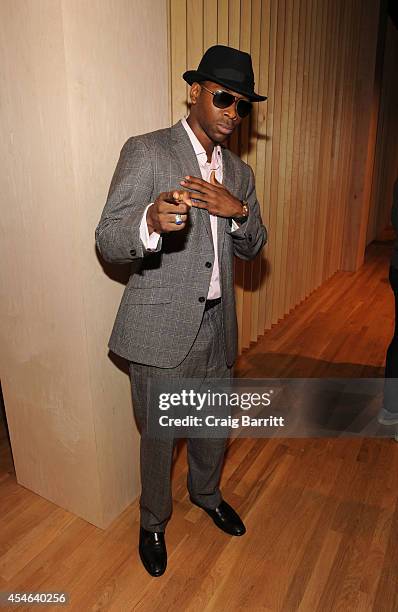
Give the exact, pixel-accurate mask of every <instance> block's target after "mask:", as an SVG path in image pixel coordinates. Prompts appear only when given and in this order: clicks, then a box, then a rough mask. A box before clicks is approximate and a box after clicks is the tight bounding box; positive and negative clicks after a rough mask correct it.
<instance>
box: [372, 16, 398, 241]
mask: <svg viewBox="0 0 398 612" xmlns="http://www.w3.org/2000/svg"><path fill="white" fill-rule="evenodd" d="M383 63H384V69H383V80H382V84H381V91H380V114H379V118H378V125H377V136H376V146H375V160H374V169H375V171H374V173H373V182H372V186H371V201H370V211H369V227H368V236H367V242H368V243H369V242H371V241H372V240H374V239H375V238H377V237H378V236H379V234H380V233H381V232H382V231H383V230H384V229H385V227H386V226H387V225H389V224H390V216H391V205H392V193H393V186H394V182H395V180H396V179H397V178H398V147H397V142H398V112H397V109H398V79H397V66H398V30H397V29H396V28H395V27H394V25H393V23H392V21H391V19H388V21H387V24H386V40H385V53H384V62H383ZM375 97H376V99H377V92H376V96H375Z"/></svg>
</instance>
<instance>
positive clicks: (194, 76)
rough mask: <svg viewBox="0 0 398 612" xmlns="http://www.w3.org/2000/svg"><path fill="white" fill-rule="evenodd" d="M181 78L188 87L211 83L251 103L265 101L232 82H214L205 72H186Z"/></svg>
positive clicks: (264, 97) (212, 77) (220, 80)
mask: <svg viewBox="0 0 398 612" xmlns="http://www.w3.org/2000/svg"><path fill="white" fill-rule="evenodd" d="M182 78H183V79H184V81H186V82H187V83H188V85H192V83H195V82H197V83H199V82H200V81H212V82H213V83H217V84H218V85H224V87H227V88H228V89H231V90H232V91H236V93H240V94H242V95H243V96H246V97H248V98H249V100H251V102H263V101H264V100H266V99H267V97H266V96H260V95H258V94H256V93H249V92H247V91H245V90H244V89H242V87H240V86H239V84H238V83H237V84H236V85H235V84H232V81H229V82H227V81H223V80H222V79H217V80H216V81H215V80H214V75H211V74H206V73H205V72H199V71H198V70H187V71H186V72H184V74H183V75H182Z"/></svg>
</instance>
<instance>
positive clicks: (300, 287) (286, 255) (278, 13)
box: [170, 0, 379, 349]
mask: <svg viewBox="0 0 398 612" xmlns="http://www.w3.org/2000/svg"><path fill="white" fill-rule="evenodd" d="M378 13H379V1H378V0H361V1H358V0H319V1H314V0H186V1H185V0H170V49H171V59H172V75H171V96H172V114H173V118H174V120H176V119H177V118H178V117H179V116H180V115H181V113H182V112H184V110H185V109H186V101H187V88H186V86H185V84H184V83H183V82H181V79H180V78H179V75H180V74H181V72H182V71H184V70H186V69H191V68H196V66H197V63H198V60H199V59H200V57H201V54H202V52H203V50H205V49H206V48H207V47H209V46H210V45H212V44H216V43H220V44H227V45H231V46H233V47H237V48H240V49H242V50H243V51H248V52H250V53H251V55H252V58H253V66H254V72H255V81H256V90H257V91H259V92H260V93H262V94H265V95H266V96H268V100H267V101H266V102H262V103H260V104H259V105H255V111H254V113H253V114H252V117H251V120H246V121H244V122H242V124H241V129H240V133H239V135H237V137H235V134H234V137H233V139H231V143H230V146H231V148H232V149H233V150H234V151H235V152H237V153H238V154H239V155H241V157H242V159H244V160H245V161H247V162H248V163H249V164H250V165H251V166H252V167H253V170H254V172H255V175H256V187H257V194H258V199H259V201H260V204H261V207H262V214H263V219H264V222H265V224H266V225H267V227H268V229H269V243H268V246H267V247H266V248H265V249H264V250H263V252H262V254H261V257H258V258H257V259H256V260H255V261H254V262H249V263H244V262H241V261H237V262H236V281H237V282H236V292H237V310H238V321H239V328H240V334H239V339H240V347H241V349H242V348H246V347H248V346H249V345H250V342H253V341H255V340H256V339H257V338H258V336H259V335H261V334H263V333H264V331H265V330H266V329H268V328H270V327H271V325H272V324H274V323H276V322H277V321H278V320H279V319H280V318H282V317H283V316H284V315H285V314H286V313H288V312H289V311H290V310H291V309H292V308H294V306H296V305H297V304H298V303H300V302H301V301H302V300H303V299H304V298H306V297H307V296H308V295H309V294H310V293H311V292H312V291H313V290H314V289H315V288H317V287H318V286H320V285H321V284H322V283H323V282H324V281H325V280H326V279H328V278H329V277H330V276H332V274H333V273H334V272H336V270H339V269H342V268H343V269H350V270H352V269H355V268H356V267H358V266H359V265H361V263H362V260H363V254H364V248H365V236H366V224H367V218H368V207H369V189H367V188H366V185H365V175H366V167H367V164H368V162H369V160H368V159H367V155H366V154H367V150H368V143H369V141H370V139H371V138H373V139H374V137H375V135H374V133H372V132H371V118H372V113H373V114H374V109H372V98H371V95H370V94H371V92H372V88H373V79H374V65H375V58H376V43H377V26H378V17H379V14H378ZM185 31H186V33H187V36H181V32H185ZM376 112H377V109H376ZM373 144H374V143H373ZM372 146H373V145H372Z"/></svg>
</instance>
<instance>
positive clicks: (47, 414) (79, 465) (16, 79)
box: [0, 0, 169, 526]
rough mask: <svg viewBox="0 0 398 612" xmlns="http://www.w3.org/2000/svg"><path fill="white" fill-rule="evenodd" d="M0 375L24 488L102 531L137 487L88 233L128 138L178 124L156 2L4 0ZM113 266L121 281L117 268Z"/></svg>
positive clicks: (163, 17) (109, 302) (105, 303)
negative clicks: (171, 117) (174, 118)
mask: <svg viewBox="0 0 398 612" xmlns="http://www.w3.org/2000/svg"><path fill="white" fill-rule="evenodd" d="M0 64H1V66H2V69H1V77H0V78H1V82H0V96H1V98H0V100H1V102H0V107H1V113H2V114H1V121H0V129H1V142H0V151H1V159H2V169H1V175H2V183H1V195H0V198H1V216H0V255H1V262H2V265H1V272H0V286H1V292H2V299H1V318H0V333H1V339H0V340H1V341H0V377H1V382H2V387H3V391H4V399H5V405H6V412H7V420H8V424H9V430H10V435H11V441H12V447H13V453H14V460H15V466H16V471H17V478H18V482H20V483H21V484H23V485H25V486H27V487H28V488H31V489H33V490H34V491H36V492H37V493H39V494H41V495H43V496H44V497H47V498H48V499H51V500H53V501H54V502H56V503H57V504H59V505H61V506H63V507H65V508H68V509H70V510H72V511H73V512H75V513H77V514H79V515H81V516H83V517H84V518H86V519H87V520H89V521H92V522H93V523H95V524H97V525H99V526H105V525H107V524H108V523H109V521H110V520H111V519H112V518H114V517H115V516H116V515H117V514H118V513H119V512H120V510H121V509H123V507H125V506H126V505H127V504H128V503H129V501H130V500H131V499H133V497H134V496H135V495H136V493H137V490H138V473H137V465H138V463H137V450H138V438H137V433H136V431H135V427H134V423H133V416H132V409H131V400H130V389H129V383H128V378H127V376H126V375H125V374H124V373H123V372H121V371H120V370H119V369H118V368H116V367H115V366H114V365H113V364H112V362H111V361H110V360H109V358H108V356H107V349H106V343H107V340H108V336H109V333H110V330H111V326H112V323H113V319H114V316H115V312H116V309H117V306H118V303H119V299H120V296H121V293H122V289H123V285H122V283H120V282H118V281H117V280H115V278H117V276H118V273H119V272H120V271H119V272H118V270H115V269H113V270H112V269H111V268H107V269H106V271H105V272H106V273H104V270H103V268H102V266H101V265H100V263H99V261H98V259H97V256H96V253H95V248H94V229H95V226H96V224H97V222H98V219H99V216H100V213H101V210H102V207H103V204H104V202H105V199H106V195H107V190H108V187H109V183H110V179H111V176H112V173H113V170H114V167H115V164H116V161H117V159H118V155H119V151H120V149H121V146H122V144H123V143H124V141H125V140H126V139H127V138H128V137H129V136H130V135H133V134H138V133H142V132H144V131H150V130H153V129H157V128H160V127H164V126H166V125H169V94H168V57H167V14H166V5H165V3H164V2H163V1H162V0H146V1H145V2H141V1H139V0H118V1H112V0H108V1H107V0H91V1H83V0H63V1H62V0H41V1H40V2H38V1H37V0H3V1H2V2H1V3H0ZM109 276H110V277H111V278H109Z"/></svg>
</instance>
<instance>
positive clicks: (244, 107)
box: [213, 91, 253, 118]
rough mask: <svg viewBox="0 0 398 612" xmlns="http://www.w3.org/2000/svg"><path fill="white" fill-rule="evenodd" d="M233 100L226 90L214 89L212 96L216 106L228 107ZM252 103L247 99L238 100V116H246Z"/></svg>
mask: <svg viewBox="0 0 398 612" xmlns="http://www.w3.org/2000/svg"><path fill="white" fill-rule="evenodd" d="M234 102H235V98H234V96H233V95H232V94H230V93H228V92H227V91H216V92H215V94H214V96H213V104H214V106H216V107H217V108H229V107H230V106H231V105H232V104H233V103H234ZM252 106H253V105H252V103H251V102H248V101H247V100H238V103H237V105H236V110H237V113H238V115H239V117H241V118H243V117H247V115H248V114H249V113H250V111H251V109H252Z"/></svg>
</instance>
